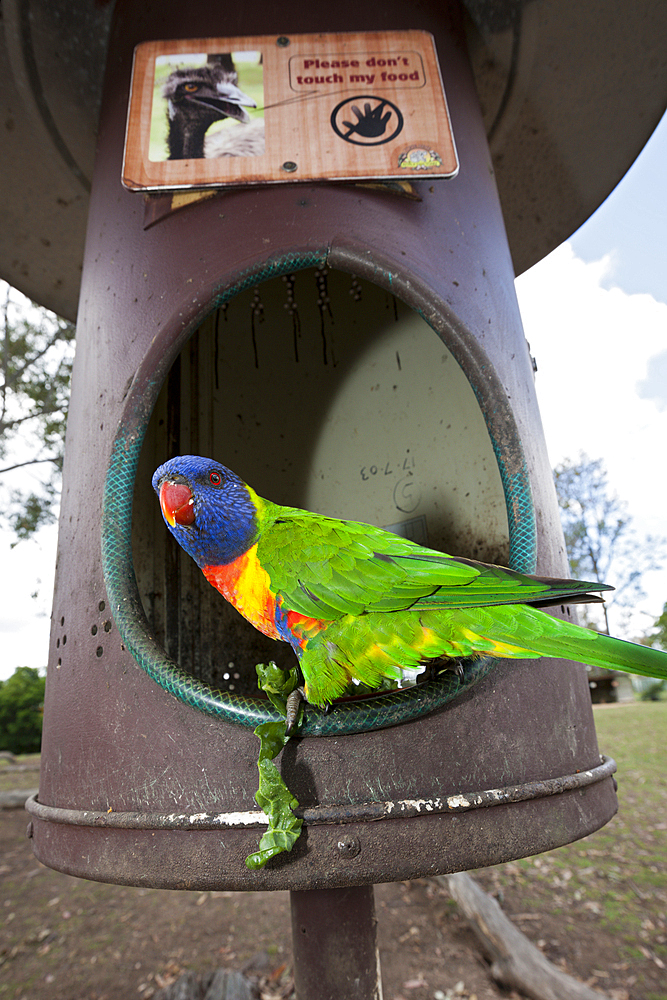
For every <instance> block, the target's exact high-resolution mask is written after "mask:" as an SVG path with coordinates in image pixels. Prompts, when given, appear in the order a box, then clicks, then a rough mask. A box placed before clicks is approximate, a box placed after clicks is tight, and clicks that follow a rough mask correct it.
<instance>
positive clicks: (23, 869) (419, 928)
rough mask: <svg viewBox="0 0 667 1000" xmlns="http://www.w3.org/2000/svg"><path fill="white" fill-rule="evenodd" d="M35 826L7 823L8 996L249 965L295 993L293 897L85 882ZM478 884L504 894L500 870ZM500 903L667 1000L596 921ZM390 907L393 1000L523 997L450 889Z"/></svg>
mask: <svg viewBox="0 0 667 1000" xmlns="http://www.w3.org/2000/svg"><path fill="white" fill-rule="evenodd" d="M26 825H27V816H26V814H25V813H23V812H22V811H21V810H18V809H15V810H11V811H4V812H1V813H0V883H1V884H2V908H3V912H2V915H1V917H0V928H1V929H0V962H1V963H2V965H1V966H0V997H3V998H5V997H6V998H12V1000H14V998H17V1000H18V998H25V1000H47V998H48V1000H84V998H85V1000H127V998H130V997H137V998H149V997H152V996H154V995H155V993H156V992H157V991H158V989H159V988H160V987H161V986H164V985H166V984H168V983H170V982H173V980H174V979H176V978H177V977H178V976H179V975H180V974H181V973H182V972H183V971H185V970H187V969H193V970H196V971H206V970H212V969H214V968H217V967H225V968H228V969H245V968H248V967H249V966H250V967H252V966H255V967H259V968H261V969H262V971H263V972H264V979H263V984H264V985H263V996H264V997H265V998H266V1000H271V998H276V1000H277V998H279V997H281V998H282V997H287V996H290V995H291V991H290V982H291V980H290V961H291V946H290V913H289V898H288V894H287V893H285V892H277V893H263V892H258V893H230V892H207V893H202V894H199V893H189V892H167V891H161V890H146V889H133V888H126V887H121V886H111V885H102V884H98V883H95V882H87V881H83V880H80V879H75V878H71V877H69V876H66V875H61V874H59V873H57V872H53V871H50V870H49V869H47V868H44V867H43V866H42V865H41V864H39V862H37V861H36V860H35V859H34V857H33V855H32V853H31V850H30V843H29V841H28V840H27V838H26V835H25V831H26ZM504 867H505V868H507V867H508V866H504ZM476 877H477V879H478V881H479V882H480V883H481V884H482V885H483V886H484V887H485V888H486V889H487V890H488V891H492V892H493V891H494V889H495V891H496V893H498V892H499V888H498V877H497V873H496V871H495V870H488V871H484V872H481V873H477V876H476ZM547 891H548V888H547V886H546V885H545V892H547ZM500 896H501V900H502V904H503V907H504V909H505V910H506V912H508V913H509V914H511V915H513V916H514V919H515V921H516V923H517V925H518V926H519V927H520V928H521V929H522V930H524V931H525V933H526V934H527V935H528V936H529V937H530V938H531V939H532V940H533V941H535V942H537V943H538V945H539V947H541V948H542V949H543V950H544V952H545V953H546V954H547V955H548V957H549V958H550V959H551V960H552V961H555V962H556V963H557V964H559V965H560V966H561V967H563V968H566V969H567V970H568V971H569V972H571V973H572V974H574V975H577V976H578V977H579V978H581V979H583V980H585V981H587V982H589V983H590V984H591V985H595V986H596V987H597V988H599V989H601V988H604V989H605V990H606V991H607V992H608V993H609V995H610V996H612V997H614V998H616V1000H647V997H648V996H649V995H652V996H654V997H658V996H660V995H667V994H661V993H660V992H659V990H660V987H659V982H660V974H659V973H660V970H659V969H658V968H656V973H658V976H656V978H655V981H654V983H653V984H652V985H653V987H654V989H653V990H652V994H649V993H646V992H643V991H642V992H637V991H636V990H635V989H634V988H633V986H634V985H635V984H636V975H633V970H632V968H631V967H630V966H629V964H628V963H627V962H624V961H622V960H619V953H618V945H619V942H617V941H614V939H613V938H612V937H609V936H608V935H606V934H604V933H601V930H600V927H599V924H598V921H597V919H596V915H595V913H594V912H593V911H591V910H588V911H587V910H585V909H583V910H582V916H581V918H580V919H578V920H577V921H576V926H575V930H574V932H569V933H565V932H564V928H563V919H562V917H560V916H550V915H549V914H548V912H547V913H538V912H535V909H536V906H539V902H540V901H539V899H536V898H535V891H534V889H533V890H532V891H531V898H530V900H525V899H524V898H522V891H521V887H520V885H519V884H518V883H517V887H516V891H513V890H512V889H511V888H510V889H509V890H508V888H507V887H505V888H503V889H502V890H501V891H500ZM544 902H545V903H546V899H545V900H544ZM527 906H528V909H527V908H526V907H527ZM376 908H377V915H378V922H379V940H380V952H381V962H382V975H383V985H384V996H385V998H386V1000H426V998H429V1000H431V998H434V1000H450V998H454V997H463V998H466V997H467V998H469V1000H471V998H473V997H477V1000H490V998H497V997H506V998H508V997H517V996H518V994H515V993H509V992H507V991H503V990H501V989H499V988H498V987H497V986H495V984H494V983H493V981H492V980H491V978H490V976H489V972H488V967H487V964H486V963H485V961H484V960H483V958H482V957H481V955H480V953H479V949H478V946H477V944H476V942H475V940H474V938H473V936H472V934H471V932H470V931H469V930H468V929H467V927H466V924H465V921H464V920H463V919H462V918H461V917H459V915H458V914H457V912H456V906H455V904H454V903H453V901H452V900H451V899H450V897H449V896H448V894H447V893H446V891H445V890H444V889H443V888H442V887H441V886H439V885H438V884H437V883H435V882H433V881H427V880H421V881H416V882H412V883H395V884H393V883H392V884H388V885H380V886H377V887H376ZM649 964H650V963H649Z"/></svg>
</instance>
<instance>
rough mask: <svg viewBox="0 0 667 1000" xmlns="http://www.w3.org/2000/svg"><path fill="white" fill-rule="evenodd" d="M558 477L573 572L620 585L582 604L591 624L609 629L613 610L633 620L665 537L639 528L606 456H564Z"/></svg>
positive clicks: (659, 556)
mask: <svg viewBox="0 0 667 1000" xmlns="http://www.w3.org/2000/svg"><path fill="white" fill-rule="evenodd" d="M554 478H555V482H556V493H557V495H558V505H559V507H560V512H561V520H562V524H563V531H564V534H565V546H566V549H567V554H568V558H569V561H570V568H571V570H572V575H573V576H574V577H577V578H578V579H580V580H595V581H597V582H598V583H609V584H611V585H612V586H613V587H615V588H616V589H615V591H614V592H613V593H610V594H609V596H608V597H607V595H606V594H605V595H604V597H605V603H604V604H603V605H589V606H582V611H583V616H584V619H585V621H586V624H587V625H589V626H592V627H598V626H599V627H598V631H604V632H609V613H610V611H612V610H613V611H615V612H616V613H617V614H618V615H619V617H620V619H621V623H622V624H623V625H625V626H627V619H628V618H629V616H630V613H631V611H632V610H633V609H634V608H636V606H637V603H638V602H639V601H641V599H642V598H643V597H645V596H646V595H645V593H644V590H643V579H644V576H645V574H646V573H648V572H650V571H651V570H654V569H658V568H659V566H660V560H661V558H662V557H663V555H664V551H665V543H664V540H663V539H656V538H653V537H652V536H650V535H647V536H646V537H644V538H642V537H640V536H639V535H638V534H637V532H636V531H635V529H634V527H633V526H632V517H631V516H630V514H629V513H628V508H627V504H626V503H625V502H624V501H623V500H620V499H619V497H618V496H617V495H616V494H615V493H613V492H612V491H611V489H610V487H609V483H608V480H607V471H606V469H605V467H604V462H603V461H602V459H600V458H598V459H592V458H589V457H588V456H587V455H585V454H583V453H581V454H580V455H579V459H578V461H576V462H573V461H571V460H569V459H566V460H565V461H564V462H561V464H560V465H558V466H557V467H556V469H555V470H554ZM584 608H585V610H584ZM596 612H597V617H596ZM600 616H601V617H600ZM596 621H597V622H598V626H596V625H595V622H596ZM617 629H618V624H617Z"/></svg>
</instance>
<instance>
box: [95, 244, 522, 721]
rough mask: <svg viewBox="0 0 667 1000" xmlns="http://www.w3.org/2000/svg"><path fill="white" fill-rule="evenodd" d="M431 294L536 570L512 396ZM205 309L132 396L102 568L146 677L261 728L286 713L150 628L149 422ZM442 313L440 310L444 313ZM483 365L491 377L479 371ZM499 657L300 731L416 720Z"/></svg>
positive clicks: (257, 275) (354, 702) (114, 457)
mask: <svg viewBox="0 0 667 1000" xmlns="http://www.w3.org/2000/svg"><path fill="white" fill-rule="evenodd" d="M327 263H329V265H331V255H330V254H329V252H328V250H327V249H324V250H320V251H310V252H307V253H290V254H282V255H280V256H278V257H276V258H273V259H272V260H270V261H268V262H265V263H264V264H262V265H261V266H256V267H253V268H249V269H248V270H247V271H245V272H241V273H240V274H239V275H238V276H237V279H236V280H235V281H234V282H233V283H231V284H229V285H227V286H226V288H225V289H223V290H221V291H220V293H219V294H218V295H217V296H216V298H215V300H214V301H213V303H212V304H211V305H210V307H209V308H208V309H207V310H206V312H209V311H211V310H212V309H214V308H218V307H219V306H221V305H222V304H223V303H225V302H227V301H229V300H230V299H232V298H233V297H234V296H236V295H238V294H239V293H240V292H242V291H244V290H245V289H247V288H250V287H252V286H254V285H256V284H259V283H260V282H262V281H266V280H268V279H269V278H272V277H275V276H279V275H283V274H290V273H293V272H294V271H298V270H302V269H305V268H308V267H322V266H324V265H326V264H327ZM343 263H344V265H346V264H347V262H343ZM341 269H348V267H347V266H344V267H343V268H341ZM349 269H350V270H352V269H353V268H352V267H350V268H349ZM362 270H363V268H362V267H354V271H355V273H357V274H360V273H361V272H362ZM372 280H373V281H374V283H375V284H378V285H380V286H382V287H385V288H386V289H387V290H388V291H390V292H391V293H393V294H397V295H399V297H401V291H402V290H403V291H404V292H405V294H404V295H403V296H402V297H403V298H404V300H405V301H406V302H408V304H411V303H410V298H411V297H412V298H414V288H415V283H414V282H412V283H411V284H410V283H407V282H406V283H405V285H406V287H405V288H403V282H402V279H401V276H400V275H397V274H396V273H393V272H390V271H388V270H385V271H382V270H381V269H379V268H378V266H377V264H376V265H374V269H373V273H372ZM408 284H410V287H409V289H408ZM426 300H428V293H427V292H425V293H423V294H422V296H421V299H420V301H419V302H417V303H415V304H414V306H413V307H416V308H417V309H418V311H419V312H420V313H421V315H422V316H423V318H424V319H425V320H426V322H427V323H428V324H429V325H430V326H431V327H432V328H433V329H434V330H435V332H436V333H437V334H438V335H439V336H440V337H441V338H442V339H443V340H444V341H445V343H446V344H447V346H448V347H449V348H450V349H451V350H452V352H453V353H454V355H455V357H456V358H457V361H458V362H459V364H461V367H462V368H463V371H464V372H465V373H466V374H467V377H468V379H469V381H470V384H471V386H472V388H473V391H474V392H475V395H476V397H477V400H478V403H479V404H480V407H481V409H482V413H483V415H484V418H485V420H486V424H487V428H488V431H489V435H490V437H491V441H492V444H493V448H494V452H495V455H496V460H497V462H498V468H499V471H500V476H501V480H502V485H503V490H504V494H505V503H506V508H507V520H508V527H509V540H510V558H509V564H510V567H511V568H513V569H516V570H518V571H519V572H523V573H530V572H533V571H534V568H535V556H536V530H535V513H534V508H533V502H532V496H531V491H530V483H529V477H528V472H527V468H526V463H525V458H524V455H523V449H522V446H521V441H520V438H519V434H518V431H517V429H516V425H515V423H514V419H513V416H512V413H511V410H510V409H509V404H508V403H507V399H506V395H505V393H504V391H503V389H502V385H501V383H500V381H499V379H498V378H497V376H495V373H493V368H492V366H491V365H490V363H489V361H488V359H487V358H486V357H485V356H484V355H483V353H482V351H481V348H479V347H478V345H477V344H476V342H474V338H472V337H471V335H470V334H469V333H468V332H467V331H465V330H462V329H461V328H460V324H458V323H457V321H456V320H455V318H454V317H452V316H451V314H450V313H449V312H448V310H447V307H446V306H445V305H444V303H442V302H440V301H439V300H438V302H437V303H436V304H435V305H436V308H435V309H434V303H433V300H432V296H431V301H430V303H429V308H428V309H425V308H423V307H420V304H421V303H423V302H424V301H426ZM204 315H205V314H200V315H197V316H195V317H193V318H192V321H191V323H190V324H189V325H188V327H187V328H185V327H180V328H179V329H178V332H177V335H175V336H174V337H173V338H172V340H171V342H170V343H168V344H165V340H166V339H167V338H166V333H164V334H163V337H158V338H156V339H155V340H154V341H153V343H152V344H151V346H150V348H149V350H148V352H147V353H146V355H145V357H144V359H143V361H142V364H141V365H140V367H139V369H138V370H137V372H136V374H135V377H134V379H133V381H132V384H131V386H130V388H129V390H128V392H127V395H126V397H125V399H124V403H123V412H122V416H121V419H120V422H119V426H118V430H117V433H116V437H115V440H114V443H113V446H112V450H111V456H110V460H109V465H108V469H107V476H106V482H105V487H104V497H103V509H102V566H103V573H104V580H105V584H106V588H107V593H108V596H109V601H110V604H111V608H112V612H113V615H114V618H115V622H116V625H117V626H118V630H119V632H120V635H121V638H122V641H123V643H124V645H125V647H126V648H127V649H128V650H129V652H130V653H131V655H132V656H133V657H134V659H135V661H136V662H137V664H138V665H139V666H140V667H141V668H142V669H143V670H144V671H145V672H146V673H147V674H148V676H149V677H150V678H151V679H152V680H153V681H155V682H156V683H157V684H158V685H160V686H161V687H162V688H164V690H166V691H168V692H169V693H170V694H172V695H174V696H175V697H176V698H178V699H180V700H181V701H182V702H184V703H185V704H186V705H189V706H190V707H192V708H195V709H197V710H199V711H203V712H206V713H208V714H210V715H213V716H216V717H218V718H220V719H222V720H224V721H226V722H230V723H235V724H238V725H242V726H246V727H250V728H253V729H254V728H255V727H256V726H257V725H259V724H260V723H263V722H269V721H277V720H279V719H280V718H281V716H280V715H279V713H278V712H277V711H276V710H275V709H273V707H272V706H271V704H270V702H268V701H267V700H265V699H263V698H252V697H246V696H242V695H237V694H233V693H231V692H229V693H228V692H222V691H218V690H215V689H213V688H211V687H209V686H208V685H206V684H204V683H203V682H201V681H199V680H198V679H197V678H195V677H193V676H192V675H191V674H189V673H187V672H186V671H185V670H183V669H182V668H181V667H180V666H179V665H178V664H177V663H176V662H175V661H174V660H172V659H171V658H170V657H169V656H168V655H167V654H166V652H165V650H164V649H163V648H162V646H161V645H160V643H159V642H158V641H157V640H156V639H155V637H154V636H153V635H152V634H151V627H150V625H149V622H148V620H147V618H146V615H145V612H144V609H143V606H142V603H141V598H140V596H139V590H138V587H137V582H136V577H135V574H134V566H133V559H132V543H131V535H132V532H131V527H132V500H133V493H134V484H135V478H136V471H137V465H138V461H139V455H140V452H141V448H142V445H143V441H144V437H145V434H146V430H147V427H148V422H149V420H150V416H151V412H152V410H153V407H154V405H155V402H156V400H157V397H158V394H159V392H160V389H161V387H162V384H163V381H164V379H165V378H166V375H167V373H168V371H169V368H170V366H171V363H172V362H173V360H174V358H175V357H176V356H177V355H178V352H179V351H180V349H181V347H182V346H183V344H184V343H185V342H186V340H187V339H188V337H189V335H190V333H191V332H192V331H193V330H194V329H196V327H197V325H198V324H199V323H200V322H201V320H202V319H203V318H204ZM434 316H437V321H436V320H434ZM481 372H483V377H482V375H481V374H479V373H481ZM477 375H479V377H476V376H477ZM489 385H491V390H490V389H489ZM501 442H502V443H501ZM496 663H498V661H497V660H496V659H494V658H493V657H476V658H471V659H468V660H462V661H460V672H457V671H454V670H447V671H444V672H443V673H442V674H440V676H439V677H438V678H436V679H434V680H430V681H426V682H424V683H421V684H417V685H415V686H414V687H411V688H406V689H405V690H398V691H392V692H390V693H384V694H378V695H375V696H373V697H369V698H355V699H348V700H341V701H338V702H336V703H335V705H334V706H333V707H332V709H331V711H329V712H324V711H322V710H320V709H317V708H315V707H314V706H308V707H307V709H306V712H305V713H304V720H303V722H302V724H301V726H300V728H299V731H298V735H299V736H331V735H338V736H342V735H350V734H353V733H360V732H366V731H369V730H374V729H383V728H386V727H388V726H394V725H398V724H400V723H404V722H409V721H411V720H413V719H416V718H419V717H420V716H422V715H425V714H427V713H429V712H432V711H434V710H435V709H437V708H441V707H442V706H443V705H445V704H446V703H447V702H449V701H451V700H452V699H453V698H455V697H458V696H459V695H461V694H462V693H463V692H464V691H466V690H468V689H469V688H471V687H472V686H473V685H474V684H476V683H477V682H478V681H479V680H481V679H482V678H483V677H484V676H486V675H487V674H488V673H489V671H490V670H491V669H492V668H493V667H494V665H495V664H496Z"/></svg>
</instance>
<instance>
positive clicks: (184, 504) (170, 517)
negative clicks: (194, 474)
mask: <svg viewBox="0 0 667 1000" xmlns="http://www.w3.org/2000/svg"><path fill="white" fill-rule="evenodd" d="M194 499H195V498H194V496H193V494H192V490H191V489H190V487H189V486H186V485H185V484H184V483H171V482H169V480H166V481H165V482H164V483H162V486H161V487H160V507H161V508H162V513H163V514H164V519H165V521H166V522H167V524H169V525H171V527H172V528H173V527H174V525H176V524H192V522H193V521H194V519H195V509H194Z"/></svg>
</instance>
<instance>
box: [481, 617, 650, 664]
mask: <svg viewBox="0 0 667 1000" xmlns="http://www.w3.org/2000/svg"><path fill="white" fill-rule="evenodd" d="M480 619H486V620H480ZM466 620H467V625H468V627H469V628H472V629H473V630H474V631H476V630H477V629H478V628H479V630H480V631H481V632H482V634H484V635H487V636H489V637H492V638H493V639H495V640H497V641H499V642H506V643H512V644H513V645H517V646H523V647H525V648H526V649H528V650H530V651H532V652H534V653H536V654H537V655H539V656H547V657H554V658H557V659H564V660H576V661H577V662H578V663H587V664H589V665H590V666H592V667H604V668H605V669H608V670H623V671H625V672H626V673H630V674H641V675H643V676H644V677H660V678H663V677H664V678H667V653H665V652H663V651H662V650H660V649H654V648H652V647H651V646H641V645H639V644H638V643H635V642H626V641H625V640H624V639H614V638H613V637H612V636H610V635H605V634H603V633H601V632H594V631H593V630H592V629H588V628H582V627H581V626H579V625H574V624H573V623H571V622H566V621H562V620H561V619H559V618H552V617H551V616H550V615H546V614H544V612H541V611H536V610H535V609H533V608H529V607H525V606H523V607H518V606H516V605H515V606H513V607H503V608H494V609H493V610H492V611H491V610H490V609H489V611H486V610H484V611H482V612H481V613H477V614H476V613H475V612H472V613H471V612H468V613H467V614H466Z"/></svg>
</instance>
